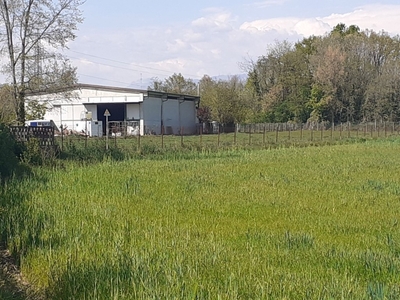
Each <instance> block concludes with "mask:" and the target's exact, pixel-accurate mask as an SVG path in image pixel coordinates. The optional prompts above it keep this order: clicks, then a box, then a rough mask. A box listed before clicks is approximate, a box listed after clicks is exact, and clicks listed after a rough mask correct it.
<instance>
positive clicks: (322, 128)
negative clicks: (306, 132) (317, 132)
mask: <svg viewBox="0 0 400 300" xmlns="http://www.w3.org/2000/svg"><path fill="white" fill-rule="evenodd" d="M323 140H324V126H323V125H321V141H323Z"/></svg>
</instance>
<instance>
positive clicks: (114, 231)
mask: <svg viewBox="0 0 400 300" xmlns="http://www.w3.org/2000/svg"><path fill="white" fill-rule="evenodd" d="M399 154H400V141H399V140H386V141H367V142H365V143H363V144H353V145H338V146H330V147H319V148H318V147H314V148H313V147H310V148H286V149H275V150H264V151H262V150H261V151H251V152H245V151H237V152H235V151H232V152H227V151H225V152H217V153H211V154H210V153H204V154H201V153H193V154H192V155H191V159H175V160H172V159H166V160H150V159H148V160H147V159H143V160H130V161H124V162H112V161H106V162H104V163H101V164H96V165H88V166H86V167H80V166H77V165H73V164H70V165H67V166H66V168H65V169H60V170H58V171H54V172H50V171H46V170H40V169H39V170H36V171H35V172H36V177H35V178H34V179H28V180H26V181H24V182H21V183H17V182H14V183H10V184H9V185H8V186H7V187H6V188H5V190H4V191H3V194H2V195H0V196H1V197H2V198H1V199H2V200H0V201H2V202H0V203H2V204H3V207H7V209H6V210H5V211H3V213H2V214H0V219H1V223H0V225H1V227H0V228H1V229H2V231H3V234H2V235H3V239H5V238H7V239H8V244H9V247H10V249H11V250H12V251H13V252H14V253H15V254H16V255H20V264H21V269H22V272H23V274H24V275H25V276H26V277H27V278H28V280H30V282H31V283H33V284H34V285H35V286H37V288H38V289H41V290H43V291H44V293H46V294H47V295H48V297H49V298H51V299H149V298H150V299H174V298H175V299H239V298H240V299H399V298H400V228H399V226H400V225H399V221H400V214H399V213H400V176H399V174H400V155H399Z"/></svg>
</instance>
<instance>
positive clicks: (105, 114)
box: [104, 109, 111, 117]
mask: <svg viewBox="0 0 400 300" xmlns="http://www.w3.org/2000/svg"><path fill="white" fill-rule="evenodd" d="M104 116H105V117H110V116H111V114H110V112H109V111H108V109H106V111H105V112H104Z"/></svg>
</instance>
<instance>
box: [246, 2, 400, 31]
mask: <svg viewBox="0 0 400 300" xmlns="http://www.w3.org/2000/svg"><path fill="white" fill-rule="evenodd" d="M399 15H400V5H366V6H362V7H359V8H357V9H356V10H354V11H353V12H350V13H346V14H332V15H330V16H327V17H319V18H308V19H300V18H275V19H265V20H255V21H250V22H245V23H243V24H242V25H241V27H240V29H241V30H245V31H249V32H254V31H274V30H275V31H277V32H279V33H281V34H287V35H301V36H304V37H307V36H310V35H323V34H325V33H327V32H329V31H330V30H332V28H333V27H334V26H335V25H337V24H339V23H344V24H346V25H358V26H359V27H360V28H361V29H372V30H374V31H381V30H385V31H387V32H389V33H390V34H393V35H394V34H399V33H400V28H399V26H398V22H399Z"/></svg>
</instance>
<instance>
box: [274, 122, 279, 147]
mask: <svg viewBox="0 0 400 300" xmlns="http://www.w3.org/2000/svg"><path fill="white" fill-rule="evenodd" d="M278 136H279V124H277V125H276V135H275V144H278Z"/></svg>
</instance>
